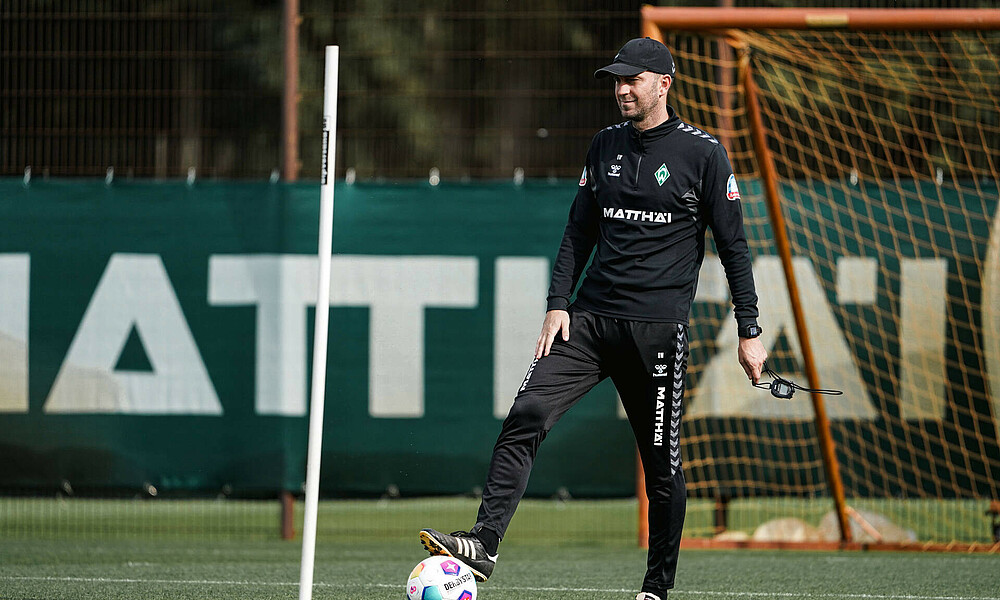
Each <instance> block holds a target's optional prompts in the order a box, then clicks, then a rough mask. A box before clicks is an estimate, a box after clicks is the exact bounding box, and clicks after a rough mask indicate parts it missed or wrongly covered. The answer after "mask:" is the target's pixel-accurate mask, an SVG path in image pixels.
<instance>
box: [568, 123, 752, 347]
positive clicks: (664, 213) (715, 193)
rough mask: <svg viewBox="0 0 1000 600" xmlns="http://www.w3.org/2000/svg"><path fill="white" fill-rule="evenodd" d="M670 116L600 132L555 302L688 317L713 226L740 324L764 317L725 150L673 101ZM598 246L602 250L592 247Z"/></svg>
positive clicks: (609, 311)
mask: <svg viewBox="0 0 1000 600" xmlns="http://www.w3.org/2000/svg"><path fill="white" fill-rule="evenodd" d="M668 110H669V114H670V118H669V119H667V121H666V122H664V123H663V124H661V125H659V126H657V127H654V128H652V129H648V130H646V131H641V132H640V131H638V130H637V129H636V128H635V127H634V126H633V125H632V123H631V122H628V121H626V122H625V123H621V124H618V125H613V126H611V127H608V128H607V129H604V130H602V131H600V132H598V133H597V135H595V136H594V140H593V142H592V143H591V146H590V151H589V152H588V153H587V163H586V166H585V167H584V171H583V175H582V176H581V177H580V187H579V189H578V191H577V194H576V199H575V200H574V201H573V206H572V208H570V213H569V220H568V222H567V224H566V231H565V233H564V234H563V238H562V243H561V244H560V246H559V253H558V255H557V256H556V262H555V265H554V266H553V269H552V283H551V285H550V287H549V295H548V310H554V309H566V308H567V307H568V306H569V303H570V297H571V296H572V294H573V290H574V289H575V288H576V284H577V282H578V281H579V279H580V274H581V273H582V272H583V269H584V267H585V266H586V264H587V260H588V259H589V258H590V255H591V253H592V252H593V254H594V258H593V261H592V262H591V265H590V268H589V269H587V274H586V277H585V278H584V281H583V283H582V285H581V286H580V289H579V291H578V292H577V298H576V302H575V305H576V306H578V307H580V308H582V309H584V310H587V311H589V312H592V313H595V314H599V315H604V316H609V317H616V318H623V319H629V320H634V321H654V322H666V323H683V324H687V322H688V315H689V313H690V310H691V303H692V302H693V301H694V295H695V289H696V287H697V285H698V273H699V271H700V269H701V263H702V260H703V259H704V257H705V228H706V227H711V228H712V234H713V236H714V238H715V244H716V248H717V249H718V252H719V258H720V259H721V261H722V265H723V267H724V268H725V271H726V279H727V280H728V281H729V289H730V292H731V294H732V297H733V305H734V307H735V315H736V320H737V324H738V326H739V327H740V329H741V330H742V329H743V328H744V327H746V326H749V325H755V324H756V323H757V316H758V311H757V293H756V291H755V289H754V282H753V274H752V271H751V263H750V249H749V247H748V246H747V241H746V236H745V234H744V233H743V213H742V210H741V208H740V195H739V189H738V187H737V184H736V178H735V176H734V175H733V169H732V166H731V165H730V164H729V157H728V155H727V154H726V150H725V148H723V147H722V144H720V143H719V142H718V141H717V140H716V139H715V138H713V137H712V136H711V135H709V134H707V133H705V132H703V131H701V130H699V129H697V128H695V127H692V126H690V125H688V124H686V123H684V122H683V121H681V120H680V118H678V117H677V115H676V113H675V112H674V110H673V108H670V107H668ZM595 245H596V247H597V250H596V252H594V246H595Z"/></svg>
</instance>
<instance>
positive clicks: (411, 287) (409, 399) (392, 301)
mask: <svg viewBox="0 0 1000 600" xmlns="http://www.w3.org/2000/svg"><path fill="white" fill-rule="evenodd" d="M338 259H339V260H338ZM331 286H332V287H331V290H330V294H331V296H330V297H331V303H336V304H337V305H340V306H370V307H371V330H370V333H369V339H370V340H371V349H370V351H371V365H370V367H369V371H368V382H369V387H368V389H369V394H370V396H369V401H368V412H369V414H370V415H371V416H373V417H387V418H388V417H395V418H417V417H421V416H423V414H424V309H425V308H428V307H438V308H475V307H476V306H477V305H478V303H479V261H478V259H477V258H475V257H471V256H470V257H452V256H353V257H345V256H335V257H334V262H333V274H332V276H331Z"/></svg>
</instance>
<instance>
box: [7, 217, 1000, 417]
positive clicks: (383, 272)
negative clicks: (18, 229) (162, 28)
mask: <svg viewBox="0 0 1000 600" xmlns="http://www.w3.org/2000/svg"><path fill="white" fill-rule="evenodd" d="M998 221H1000V218H998ZM998 227H1000V226H998ZM986 263H987V266H986V270H985V274H984V287H983V303H982V305H983V323H984V325H983V332H984V333H983V336H984V338H983V344H984V351H985V360H986V371H987V373H988V375H989V386H990V394H991V402H992V405H993V407H994V409H995V411H996V412H998V413H1000V391H998V388H1000V334H997V333H996V331H998V330H1000V327H992V325H991V324H995V323H1000V279H998V277H997V276H996V274H995V273H994V271H996V270H997V265H998V264H1000V234H998V233H997V232H996V231H994V233H993V238H992V239H991V242H990V250H989V253H988V257H987V261H986ZM793 264H794V266H795V269H796V274H797V275H798V279H799V282H800V292H801V295H802V298H803V303H804V306H805V307H806V309H807V312H806V320H807V323H808V324H809V327H810V332H811V333H812V338H813V340H814V343H816V344H822V349H823V352H820V353H817V356H816V358H817V367H818V370H819V372H820V375H821V382H820V383H821V385H823V386H826V387H836V388H839V389H843V390H844V392H845V394H844V396H841V397H831V398H828V399H826V405H827V412H828V414H829V415H830V416H831V418H838V419H848V418H850V419H871V418H873V417H874V416H875V415H876V413H875V411H874V408H873V405H872V402H871V400H870V398H869V396H868V393H867V388H866V386H865V385H864V383H863V382H862V380H861V376H860V371H859V369H858V368H857V365H856V364H855V362H854V358H853V356H852V354H851V352H850V350H849V348H848V346H847V344H846V341H845V339H844V334H843V332H842V331H840V329H839V326H838V324H837V321H836V319H835V318H834V316H833V312H832V308H831V306H830V305H829V302H828V300H829V299H828V297H827V294H826V293H825V292H824V291H823V289H822V287H821V286H820V284H819V282H818V280H817V277H816V273H815V272H814V271H813V268H812V265H811V263H810V262H809V261H808V259H806V258H796V259H795V260H794V261H793ZM317 266H318V265H317V260H316V258H315V257H312V256H307V255H217V256H212V257H211V258H210V259H209V269H208V273H209V282H208V302H209V304H211V305H215V306H237V305H245V306H256V307H257V315H256V344H257V352H256V368H255V371H256V383H257V385H256V394H257V396H256V398H255V408H256V412H257V414H261V415H281V416H302V415H305V414H306V405H307V380H306V375H307V365H306V357H307V355H308V347H307V340H308V338H309V336H308V332H307V331H306V324H307V319H306V315H307V309H308V308H309V307H310V306H312V305H313V304H314V303H315V297H316V281H317V277H316V269H317ZM29 267H30V257H29V256H28V255H26V254H0V356H3V359H4V360H3V361H0V412H8V413H9V412H21V413H25V412H28V336H29V291H30V290H29V287H30V278H29ZM495 267H496V268H495V273H496V278H495V282H494V283H495V286H494V295H495V307H494V309H495V313H494V348H493V350H494V359H495V360H494V369H493V371H494V372H493V375H494V394H493V396H494V397H493V412H494V414H495V415H496V416H497V418H502V417H503V416H504V415H505V414H506V412H507V410H508V409H509V406H510V403H511V400H512V397H513V392H514V391H515V390H516V388H517V385H518V383H519V381H520V377H521V372H522V369H523V368H524V362H525V360H526V358H527V356H528V355H529V352H530V350H531V347H532V343H533V341H534V339H535V338H536V337H537V327H538V320H539V318H540V315H544V294H545V288H546V287H547V282H548V274H549V265H548V261H547V260H546V259H544V258H541V257H500V258H498V259H497V260H496V263H495ZM877 267H878V265H877V263H876V262H875V261H874V259H871V258H865V257H842V258H841V259H839V260H838V262H837V273H836V282H835V297H836V300H837V302H838V303H840V304H873V303H875V302H876V293H875V290H876V288H877V285H878V281H877V279H878V268H877ZM754 270H755V275H756V278H757V280H758V283H761V282H763V283H767V285H763V286H762V285H758V286H757V290H758V293H759V295H760V302H759V306H760V309H761V312H762V314H761V322H762V323H767V325H766V326H765V328H764V329H765V333H764V336H763V337H762V341H763V342H764V343H765V345H766V346H769V345H773V343H774V342H775V340H776V339H777V337H778V336H779V335H781V334H784V335H785V336H786V337H787V339H788V342H789V344H790V345H791V347H792V351H793V352H795V353H798V352H799V345H798V344H799V342H798V339H797V336H796V333H795V327H794V319H793V317H792V313H791V309H790V305H789V303H788V298H787V293H786V289H785V286H784V283H783V281H784V276H783V273H782V271H781V267H780V261H779V259H778V258H777V257H761V258H759V259H758V261H757V262H756V264H755V267H754ZM947 272H948V263H947V261H946V260H943V259H904V260H903V261H902V262H901V272H900V277H901V286H900V304H899V305H900V314H899V323H900V330H899V336H900V350H901V356H900V363H899V365H900V366H899V382H900V389H899V398H900V414H901V416H902V417H903V418H904V419H941V418H943V417H944V416H945V413H944V411H945V400H946V399H945V396H944V394H945V390H946V382H945V375H946V372H945V362H944V352H945V348H946V344H947V329H946V325H947V322H946V302H947V296H946V294H947V289H946V287H947V286H946V284H947ZM478 289H479V275H478V259H477V258H475V257H413V256H343V255H340V256H335V257H334V258H333V278H332V283H331V305H332V306H363V307H368V308H370V310H371V312H370V323H371V326H370V330H369V348H370V354H371V356H370V361H369V366H370V370H369V373H368V378H369V393H370V397H369V413H370V414H371V415H372V416H374V417H393V418H416V417H420V416H422V415H423V414H424V309H425V308H428V307H445V308H474V307H476V306H477V303H478ZM696 301H697V302H728V301H729V296H728V287H727V285H726V281H725V273H724V271H723V269H722V268H721V265H719V264H718V260H717V259H716V258H715V257H711V256H709V257H706V261H705V263H704V264H703V266H702V271H701V282H700V285H699V289H698V295H697V297H696ZM133 329H134V330H135V331H136V333H137V334H138V335H139V338H140V340H141V341H142V343H143V346H144V349H145V351H146V354H147V357H148V358H149V362H150V366H151V371H150V372H134V371H127V370H124V369H116V366H117V363H118V360H119V358H120V355H121V352H122V349H123V347H124V345H125V343H126V342H127V340H128V339H129V334H130V333H131V331H132V330H133ZM735 337H736V332H735V322H734V320H733V319H732V318H731V317H730V318H726V319H725V320H724V323H723V327H722V329H721V330H720V331H719V334H718V342H719V344H720V345H724V344H728V343H730V341H731V340H733V339H735ZM332 339H333V340H335V339H336V333H335V332H334V333H333V336H332ZM332 343H333V342H332ZM787 375H789V376H792V377H795V376H799V377H802V376H803V375H802V374H801V373H788V374H787ZM700 381H701V385H700V386H699V388H698V389H695V390H692V393H691V397H690V401H689V407H688V415H690V416H698V415H749V416H755V417H763V418H771V417H792V418H803V419H808V418H812V409H811V406H810V404H809V399H808V395H807V394H803V395H799V396H797V397H796V398H795V399H794V400H793V401H791V402H787V401H774V400H772V399H771V398H770V396H768V395H767V394H766V393H764V394H759V393H757V392H756V390H753V389H752V388H750V387H748V386H747V385H746V381H745V378H744V376H743V375H742V370H741V369H740V367H739V365H738V363H737V362H736V361H734V360H731V357H729V356H728V355H727V354H726V353H719V354H718V355H716V356H714V357H713V358H712V359H711V360H710V362H709V364H708V365H707V366H706V372H705V373H704V375H703V377H701V378H700ZM824 382H825V383H824ZM619 404H620V403H619ZM44 411H45V412H49V413H122V414H136V415H156V414H173V415H180V414H195V415H197V414H201V415H219V414H222V407H221V404H220V403H219V400H218V397H217V395H216V392H215V390H214V388H213V386H212V382H211V380H210V379H209V377H208V373H207V370H206V369H205V366H204V364H203V362H202V360H201V356H200V353H199V350H198V348H197V345H196V343H195V340H194V338H193V336H192V334H191V331H190V329H189V328H188V325H187V322H186V320H185V317H184V314H183V311H182V310H181V307H180V304H179V302H178V301H177V297H176V294H175V292H174V290H173V287H172V285H171V283H170V280H169V277H168V275H167V273H166V270H165V268H164V266H163V264H162V261H161V260H160V258H159V257H158V256H156V255H137V254H117V255H114V256H112V258H111V260H110V261H109V262H108V265H107V267H106V269H105V272H104V274H103V275H102V277H101V280H100V282H99V283H98V286H97V288H96V290H95V291H94V293H93V296H92V298H91V301H90V304H89V306H88V307H87V310H86V312H85V314H84V317H83V319H82V321H81V323H80V326H79V328H78V331H77V332H76V334H75V336H74V338H73V340H72V343H71V345H70V348H69V351H68V352H67V355H66V356H65V357H64V361H63V364H62V366H61V368H60V370H59V373H58V375H57V377H56V379H55V382H54V383H53V385H52V388H51V391H50V394H49V397H48V398H47V399H46V402H45V405H44ZM618 415H619V417H623V416H624V411H623V410H622V408H621V406H619V407H618Z"/></svg>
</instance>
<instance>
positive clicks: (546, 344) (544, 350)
mask: <svg viewBox="0 0 1000 600" xmlns="http://www.w3.org/2000/svg"><path fill="white" fill-rule="evenodd" d="M560 331H561V332H562V339H563V341H564V342H568V341H569V313H568V312H566V311H565V310H550V311H549V312H547V313H545V321H544V322H543V323H542V332H541V333H540V334H538V341H537V342H536V343H535V358H541V357H543V356H548V355H549V350H551V349H552V342H554V341H556V335H558V334H559V332H560Z"/></svg>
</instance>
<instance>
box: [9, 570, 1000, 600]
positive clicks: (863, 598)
mask: <svg viewBox="0 0 1000 600" xmlns="http://www.w3.org/2000/svg"><path fill="white" fill-rule="evenodd" d="M0 581H67V582H76V583H155V584H174V585H245V586H277V587H298V585H299V583H298V582H297V581H287V582H286V581H245V580H216V579H134V578H111V577H29V576H24V577H19V576H0ZM313 585H314V586H315V587H324V588H358V587H360V588H365V587H375V588H397V587H398V588H402V587H403V586H402V584H395V583H324V582H320V581H317V582H315V583H314V584H313ZM503 589H506V590H511V591H515V592H569V593H588V592H590V593H604V594H613V593H618V592H621V593H631V592H632V591H633V590H629V589H608V588H577V587H530V586H504V588H503ZM670 596H671V597H674V596H709V597H719V598H842V599H852V600H1000V597H996V596H917V595H913V594H844V593H836V594H834V593H829V594H824V593H812V592H726V591H708V590H671V592H670Z"/></svg>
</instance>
